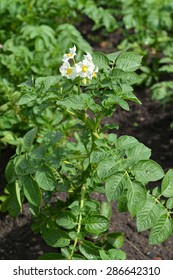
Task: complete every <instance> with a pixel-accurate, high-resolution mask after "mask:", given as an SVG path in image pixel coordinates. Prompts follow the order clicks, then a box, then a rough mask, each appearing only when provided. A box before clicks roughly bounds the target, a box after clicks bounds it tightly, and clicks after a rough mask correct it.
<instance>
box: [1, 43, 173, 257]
mask: <svg viewBox="0 0 173 280" xmlns="http://www.w3.org/2000/svg"><path fill="white" fill-rule="evenodd" d="M80 59H82V60H80ZM141 59H142V57H141V56H140V55H139V54H137V53H135V52H131V51H120V52H116V53H110V54H107V55H105V54H103V53H100V52H95V53H92V54H90V53H89V52H86V53H85V55H84V57H83V58H81V57H80V56H78V52H77V49H76V46H72V47H71V48H70V50H69V51H68V52H67V53H66V54H64V55H63V56H62V63H61V65H59V71H60V75H56V76H46V77H38V78H36V79H31V80H29V81H26V82H25V83H23V84H22V85H21V86H20V88H21V91H20V96H19V99H18V103H17V105H18V106H19V108H23V109H25V111H26V114H27V115H30V114H31V112H33V111H32V110H33V108H34V110H35V112H34V116H35V127H33V128H32V129H30V130H29V131H28V132H27V133H26V134H25V135H24V137H23V138H21V137H18V138H17V149H16V154H15V156H13V157H12V158H11V159H10V161H9V163H8V165H7V167H6V178H7V181H8V184H7V186H6V189H5V193H4V195H3V196H1V201H2V204H1V211H8V213H9V214H10V215H11V216H13V217H16V216H17V215H19V214H20V213H21V212H22V207H23V204H24V203H26V202H27V203H28V207H29V210H30V211H31V213H32V215H33V225H32V229H33V231H34V232H35V233H40V234H41V235H42V237H43V239H44V240H45V242H46V243H47V244H48V245H49V246H51V247H54V248H57V253H49V254H45V255H43V256H41V257H40V258H41V259H67V260H79V259H87V260H96V259H97V260H123V259H125V258H126V254H125V252H124V251H123V250H122V249H121V247H122V246H123V241H124V235H123V233H122V232H111V231H110V230H109V228H110V220H111V216H112V215H114V213H112V210H111V205H112V203H115V202H116V203H117V207H118V210H119V211H120V212H125V211H128V212H129V213H130V216H131V218H136V224H137V230H138V232H141V231H145V230H150V236H149V243H150V244H153V245H154V244H158V243H161V242H164V241H165V240H167V239H168V238H169V237H170V236H171V235H172V232H173V221H172V214H173V170H172V169H171V170H169V171H168V172H167V173H166V174H165V173H164V171H163V169H162V168H161V166H160V165H159V164H158V163H157V162H155V161H153V160H152V158H151V150H150V149H149V148H148V147H146V146H145V145H144V144H143V143H140V142H139V141H138V140H137V139H136V138H134V137H132V136H128V135H123V136H121V137H117V135H116V133H115V131H116V129H118V125H117V124H114V125H112V124H109V121H108V120H109V117H111V116H112V114H113V112H115V113H116V109H117V108H118V107H119V106H120V107H121V108H122V109H124V110H126V111H128V110H129V105H128V101H133V102H136V103H138V104H140V101H139V100H138V98H137V97H136V96H135V94H134V93H133V87H132V86H133V85H134V84H135V83H138V82H139V80H140V77H139V76H138V75H137V74H136V72H135V71H136V70H137V69H138V68H139V67H140V66H141ZM45 111H46V112H48V115H50V120H51V121H49V120H47V121H46V122H42V118H40V119H39V117H40V116H41V115H42V114H44V112H45ZM33 119H34V118H33ZM105 119H106V124H103V123H105V121H104V120H105ZM32 121H33V120H32ZM103 121H104V122H103ZM40 124H41V125H40ZM111 130H112V133H111ZM150 182H157V186H156V187H155V188H154V189H151V188H149V184H150ZM97 194H102V195H103V197H104V199H103V200H102V201H100V200H99V199H98V195H97Z"/></svg>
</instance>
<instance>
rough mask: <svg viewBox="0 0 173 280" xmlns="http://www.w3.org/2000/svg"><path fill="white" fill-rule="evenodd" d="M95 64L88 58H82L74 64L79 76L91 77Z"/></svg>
mask: <svg viewBox="0 0 173 280" xmlns="http://www.w3.org/2000/svg"><path fill="white" fill-rule="evenodd" d="M94 69H95V65H94V63H93V62H91V61H89V60H88V59H84V60H82V61H80V62H79V63H77V64H76V72H77V75H78V76H79V77H81V78H89V79H92V76H93V72H94Z"/></svg>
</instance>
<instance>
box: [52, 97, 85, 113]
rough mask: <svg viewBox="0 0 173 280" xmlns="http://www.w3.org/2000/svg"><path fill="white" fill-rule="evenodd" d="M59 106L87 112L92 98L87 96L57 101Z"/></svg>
mask: <svg viewBox="0 0 173 280" xmlns="http://www.w3.org/2000/svg"><path fill="white" fill-rule="evenodd" d="M56 103H57V105H60V106H62V107H65V108H66V109H68V110H85V109H86V108H87V107H88V106H89V104H90V96H89V95H87V94H84V93H83V94H80V96H79V95H75V96H72V97H66V98H64V99H63V100H62V101H57V102H56Z"/></svg>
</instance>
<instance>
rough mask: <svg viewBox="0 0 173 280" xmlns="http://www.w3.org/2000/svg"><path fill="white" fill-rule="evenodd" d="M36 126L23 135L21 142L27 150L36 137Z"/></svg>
mask: <svg viewBox="0 0 173 280" xmlns="http://www.w3.org/2000/svg"><path fill="white" fill-rule="evenodd" d="M37 130H38V128H37V127H36V128H33V129H31V130H30V131H28V132H27V133H26V134H25V135H24V137H23V142H24V146H25V148H26V149H27V150H29V149H30V148H31V146H32V144H33V141H34V138H35V137H36V134H37Z"/></svg>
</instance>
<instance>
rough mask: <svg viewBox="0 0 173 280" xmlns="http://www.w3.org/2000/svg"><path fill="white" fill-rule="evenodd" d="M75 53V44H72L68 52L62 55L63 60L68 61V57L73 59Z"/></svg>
mask: <svg viewBox="0 0 173 280" xmlns="http://www.w3.org/2000/svg"><path fill="white" fill-rule="evenodd" d="M75 55H76V46H74V47H73V48H70V51H69V53H66V54H64V55H63V59H62V61H63V62H67V61H69V59H73V58H74V57H75Z"/></svg>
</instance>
